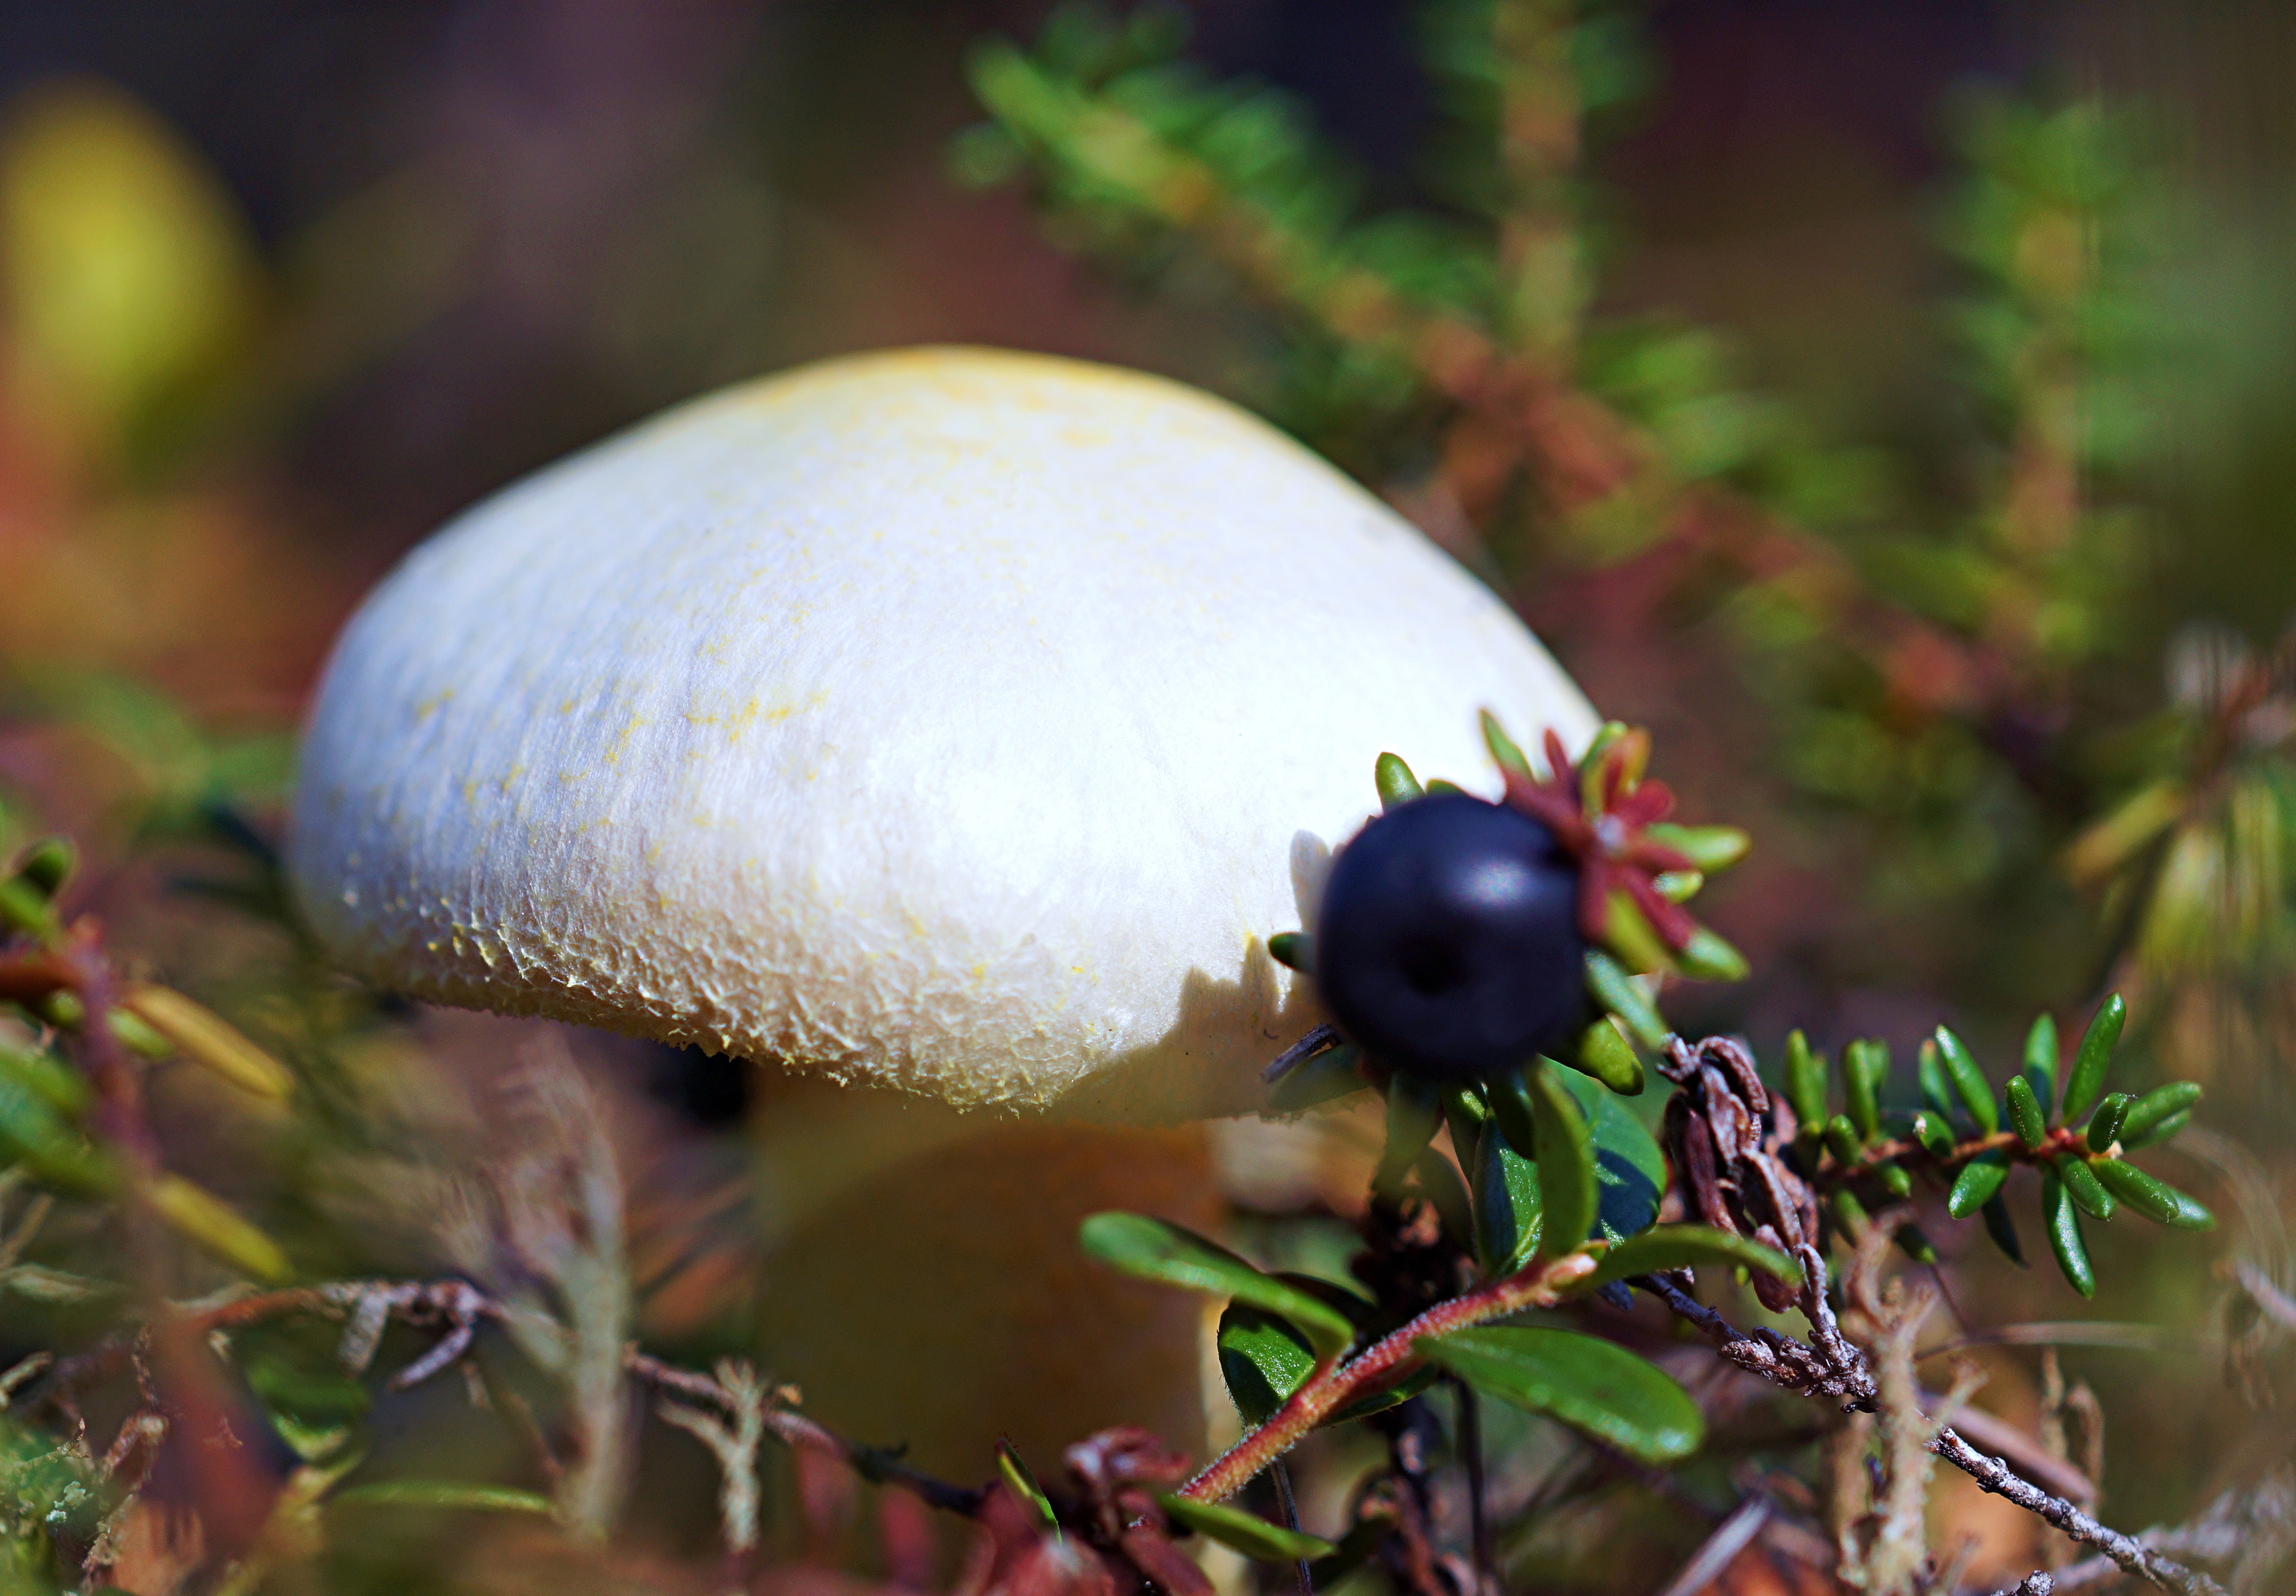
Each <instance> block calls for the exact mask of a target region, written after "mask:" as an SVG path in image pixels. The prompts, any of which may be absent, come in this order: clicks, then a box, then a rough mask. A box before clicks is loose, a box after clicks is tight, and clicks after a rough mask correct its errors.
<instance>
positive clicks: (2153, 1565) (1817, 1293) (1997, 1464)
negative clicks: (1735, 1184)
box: [1633, 1248, 2223, 1596]
mask: <svg viewBox="0 0 2296 1596" xmlns="http://www.w3.org/2000/svg"><path fill="white" fill-rule="evenodd" d="M1800 1263H1801V1265H1802V1271H1803V1278H1804V1284H1803V1289H1802V1299H1801V1303H1800V1306H1801V1309H1802V1312H1803V1315H1804V1317H1805V1318H1807V1319H1808V1322H1809V1324H1810V1330H1811V1338H1810V1341H1809V1342H1808V1343H1803V1342H1800V1341H1796V1340H1793V1339H1792V1338H1789V1337H1785V1336H1780V1335H1778V1334H1776V1333H1775V1332H1774V1331H1770V1330H1760V1331H1758V1332H1756V1333H1754V1334H1752V1335H1749V1334H1747V1333H1746V1332H1745V1331H1743V1330H1739V1329H1737V1328H1736V1327H1735V1326H1734V1325H1732V1324H1731V1323H1730V1322H1728V1321H1727V1320H1726V1319H1724V1318H1723V1316H1722V1315H1721V1314H1718V1313H1716V1312H1715V1311H1714V1310H1713V1309H1712V1308H1710V1307H1707V1306H1705V1305H1702V1304H1701V1303H1698V1302H1696V1301H1694V1300H1693V1299H1692V1298H1691V1297H1689V1296H1688V1295H1687V1294H1686V1293H1685V1292H1684V1291H1682V1290H1681V1289H1678V1288H1677V1287H1676V1286H1675V1285H1673V1284H1672V1283H1671V1282H1670V1281H1665V1280H1663V1279H1661V1278H1659V1277H1656V1276H1644V1277H1641V1278H1640V1279H1637V1280H1636V1281H1634V1282H1633V1283H1634V1284H1635V1285H1636V1286H1639V1287H1641V1288H1642V1289H1644V1290H1645V1291H1648V1292H1650V1293H1651V1295H1652V1296H1654V1297H1658V1298H1659V1300H1660V1301H1661V1302H1663V1303H1665V1304H1666V1305H1667V1306H1668V1307H1669V1308H1670V1309H1672V1310H1673V1311H1674V1312H1675V1313H1676V1314H1678V1315H1680V1316H1681V1317H1682V1318H1683V1319H1685V1320H1686V1321H1687V1322H1690V1323H1691V1324H1693V1325H1695V1326H1696V1327H1697V1328H1698V1330H1700V1331H1701V1332H1702V1333H1703V1334H1704V1335H1705V1337H1706V1338H1707V1339H1708V1340H1710V1341H1711V1342H1712V1343H1713V1344H1714V1346H1715V1349H1716V1350H1717V1351H1718V1352H1719V1353H1720V1354H1721V1355H1723V1356H1724V1357H1725V1358H1726V1359H1728V1360H1729V1361H1730V1362H1731V1363H1735V1364H1736V1365H1737V1366H1738V1367H1740V1368H1741V1369H1743V1370H1745V1371H1747V1372H1749V1373H1751V1374H1755V1375H1759V1377H1761V1378H1762V1379H1766V1380H1768V1381H1769V1382H1770V1383H1771V1384H1773V1385H1776V1386H1780V1387H1784V1388H1785V1389H1787V1390H1790V1391H1795V1392H1799V1393H1800V1394H1801V1395H1807V1396H1831V1397H1834V1398H1836V1399H1837V1400H1840V1401H1841V1403H1842V1405H1843V1406H1844V1407H1845V1408H1847V1409H1852V1410H1857V1411H1860V1412H1872V1411H1873V1410H1874V1396H1875V1393H1874V1379H1873V1376H1872V1375H1871V1374H1870V1373H1869V1372H1868V1371H1866V1362H1865V1358H1864V1357H1863V1355H1860V1354H1859V1353H1858V1352H1857V1348H1855V1347H1853V1346H1850V1345H1849V1343H1848V1342H1847V1341H1846V1340H1844V1339H1843V1338H1842V1336H1841V1330H1840V1327H1839V1326H1838V1325H1836V1324H1835V1323H1834V1321H1833V1309H1832V1308H1831V1307H1830V1306H1829V1305H1827V1303H1826V1301H1825V1261H1824V1260H1823V1259H1822V1258H1820V1257H1819V1256H1817V1253H1816V1248H1803V1249H1801V1253H1800ZM1930 1450H1931V1452H1934V1453H1937V1455H1938V1456H1939V1457H1940V1458H1942V1459H1944V1460H1945V1461H1947V1462H1948V1463H1951V1464H1952V1465H1953V1466H1954V1467H1955V1468H1956V1469H1960V1470H1961V1471H1962V1472H1963V1473H1964V1474H1966V1475H1968V1476H1969V1477H1971V1478H1972V1479H1973V1480H1975V1481H1976V1482H1977V1484H1978V1487H1979V1488H1980V1490H1984V1491H1987V1492H1989V1493H1991V1494H1995V1495H1997V1496H2001V1497H2004V1498H2005V1499H2006V1500H2008V1501H2010V1502H2015V1503H2016V1504H2017V1505H2018V1506H2019V1507H2021V1508H2023V1509H2024V1510H2026V1511H2028V1512H2030V1513H2032V1514H2034V1515H2035V1516H2036V1517H2038V1518H2041V1519H2043V1520H2044V1521H2045V1522H2046V1523H2048V1524H2050V1525H2051V1526H2054V1527H2055V1528H2057V1529H2059V1530H2062V1531H2063V1532H2064V1533H2065V1534H2066V1535H2071V1537H2072V1538H2073V1539H2074V1540H2076V1541H2079V1542H2080V1543H2082V1544H2083V1545H2085V1546H2090V1547H2094V1548H2095V1550H2097V1551H2101V1552H2103V1554H2104V1555H2105V1556H2106V1557H2108V1558H2110V1559H2112V1561H2113V1563H2114V1564H2116V1565H2117V1566H2118V1567H2120V1568H2121V1569H2123V1570H2125V1571H2126V1572H2128V1573H2129V1574H2132V1575H2134V1576H2136V1577H2138V1578H2140V1579H2143V1580H2144V1581H2146V1582H2147V1583H2149V1584H2153V1585H2154V1586H2156V1587H2157V1588H2159V1589H2161V1590H2164V1591H2170V1592H2176V1596H2223V1587H2222V1586H2220V1585H2218V1584H2217V1582H2216V1581H2215V1580H2214V1579H2212V1578H2210V1576H2208V1575H2206V1574H2202V1573H2200V1572H2198V1571H2196V1570H2194V1569H2191V1568H2187V1567H2185V1566H2184V1565H2183V1564H2181V1563H2178V1562H2177V1561H2175V1560H2173V1559H2169V1558H2167V1557H2164V1556H2162V1555H2161V1553H2160V1552H2158V1551H2154V1550H2153V1549H2152V1548H2151V1547H2148V1546H2146V1545H2144V1543H2141V1542H2139V1541H2138V1540H2137V1539H2136V1538H2135V1537H2134V1536H2131V1535H2123V1534H2121V1533H2120V1531H2119V1530H2116V1529H2112V1528H2111V1527H2109V1526H2106V1525H2103V1524H2101V1523H2099V1522H2098V1521H2097V1520H2096V1519H2095V1518H2091V1517H2090V1516H2089V1515H2088V1514H2087V1513H2085V1512H2083V1511H2082V1510H2080V1509H2079V1508H2078V1507H2076V1506H2074V1505H2073V1504H2072V1503H2071V1502H2067V1501H2065V1500H2064V1499H2063V1498H2062V1497H2059V1496H2055V1495H2053V1494H2050V1493H2049V1492H2047V1491H2045V1490H2043V1489H2042V1488H2041V1487H2040V1486H2036V1485H2034V1484H2032V1483H2031V1482H2030V1481H2029V1480H2026V1479H2025V1478H2023V1477H2021V1476H2020V1475H2018V1474H2017V1473H2015V1472H2014V1471H2013V1470H2012V1469H2010V1467H2009V1466H2008V1465H2007V1464H2006V1463H2005V1462H2003V1461H2001V1460H2000V1459H1999V1458H1997V1457H1994V1456H1991V1455H1990V1454H1989V1453H1983V1452H1980V1451H1979V1450H1978V1449H1977V1448H1976V1447H1974V1446H1972V1445H1970V1443H1969V1442H1968V1441H1967V1440H1965V1439H1964V1438H1963V1436H1961V1435H1960V1434H1959V1433H1958V1432H1957V1431H1956V1430H1954V1429H1953V1428H1950V1427H1948V1428H1942V1429H1940V1430H1939V1432H1938V1434H1937V1438H1936V1439H1935V1440H1933V1441H1931V1443H1930Z"/></svg>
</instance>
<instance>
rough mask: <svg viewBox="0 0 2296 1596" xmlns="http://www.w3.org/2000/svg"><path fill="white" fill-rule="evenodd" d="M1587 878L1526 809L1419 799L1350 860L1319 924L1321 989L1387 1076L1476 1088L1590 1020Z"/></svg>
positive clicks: (1365, 839)
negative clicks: (1391, 1072)
mask: <svg viewBox="0 0 2296 1596" xmlns="http://www.w3.org/2000/svg"><path fill="white" fill-rule="evenodd" d="M1578 897H1579V867H1578V864H1577V863H1576V862H1575V861H1574V860H1572V859H1571V858H1570V855H1568V854H1566V853H1565V852H1564V851H1563V850H1562V847H1560V846H1559V845H1558V844H1557V843H1556V842H1555V840H1554V834H1553V833H1552V832H1550V831H1547V829H1546V827H1545V826H1543V825H1541V824H1540V823H1538V822H1537V821H1535V820H1533V819H1532V818H1531V817H1530V816H1529V815H1527V814H1522V813H1521V811H1519V810H1515V809H1509V808H1505V807H1504V806H1500V805H1497V804H1487V803H1485V802H1484V801H1483V800H1482V799H1480V798H1468V797H1465V796H1464V795H1456V794H1444V795H1441V796H1439V797H1434V798H1419V799H1416V800H1415V801H1413V802H1411V803H1407V804H1406V805H1404V806H1402V807H1401V808H1398V809H1396V810H1394V811H1393V812H1391V813H1390V814H1384V815H1382V816H1381V817H1380V818H1379V819H1377V820H1374V821H1373V822H1372V823H1370V824H1369V825H1367V826H1365V828H1364V829H1363V831H1361V832H1359V833H1358V834H1357V837H1356V839H1355V840H1354V841H1352V842H1350V843H1349V844H1348V846H1347V847H1346V848H1344V849H1343V850H1341V854H1340V855H1339V857H1338V859H1337V860H1336V861H1334V863H1333V866H1332V874H1331V879H1330V880H1329V881H1328V882H1327V883H1326V884H1325V886H1324V907H1323V913H1322V915H1321V917H1320V919H1319V920H1318V921H1317V923H1316V986H1317V987H1318V988H1319V989H1320V990H1321V991H1322V993H1323V995H1324V1004H1325V1006H1326V1007H1328V1008H1329V1009H1330V1010H1331V1011H1332V1018H1333V1019H1335V1020H1337V1021H1338V1022H1339V1024H1340V1027H1341V1029H1342V1030H1344V1031H1346V1032H1347V1033H1348V1035H1349V1036H1351V1037H1353V1038H1354V1039H1355V1040H1356V1041H1357V1042H1358V1043H1361V1044H1363V1045H1364V1046H1365V1048H1367V1049H1369V1050H1370V1051H1371V1052H1372V1053H1373V1054H1374V1055H1375V1056H1376V1057H1378V1058H1379V1059H1381V1060H1383V1061H1384V1062H1386V1063H1387V1064H1389V1065H1390V1066H1392V1067H1394V1068H1398V1069H1404V1070H1407V1071H1409V1072H1411V1073H1412V1074H1414V1075H1420V1076H1430V1077H1432V1078H1435V1079H1439V1080H1476V1079H1480V1078H1483V1077H1485V1076H1491V1075H1495V1074H1497V1073H1498V1072H1500V1071H1502V1070H1506V1069H1511V1068H1515V1067H1516V1066H1518V1065H1521V1064H1523V1063H1526V1062H1528V1061H1529V1059H1530V1057H1531V1055H1532V1054H1534V1053H1540V1052H1546V1053H1552V1052H1556V1051H1557V1050H1558V1049H1560V1048H1561V1047H1562V1045H1563V1044H1564V1043H1565V1042H1566V1041H1568V1040H1569V1039H1570V1037H1571V1036H1572V1035H1574V1034H1575V1033H1576V1032H1577V1031H1578V1029H1579V1027H1582V1026H1583V1025H1584V1024H1585V1023H1586V1016H1587V996H1586V974H1585V960H1586V946H1585V944H1584V943H1583V942H1582V941H1581V940H1580V937H1579V914H1578Z"/></svg>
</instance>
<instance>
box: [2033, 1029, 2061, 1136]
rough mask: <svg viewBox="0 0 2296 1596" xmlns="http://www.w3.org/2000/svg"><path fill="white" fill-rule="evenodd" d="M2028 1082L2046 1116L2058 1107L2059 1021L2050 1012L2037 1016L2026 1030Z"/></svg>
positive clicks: (2044, 1116) (2035, 1099)
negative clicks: (2030, 1027) (2031, 1025)
mask: <svg viewBox="0 0 2296 1596" xmlns="http://www.w3.org/2000/svg"><path fill="white" fill-rule="evenodd" d="M2025 1084H2027V1085H2028V1086H2030V1087H2031V1088H2032V1090H2033V1098H2034V1101H2037V1102H2038V1103H2039V1104H2040V1105H2041V1117H2042V1118H2043V1119H2044V1120H2046V1119H2047V1118H2048V1117H2049V1115H2050V1114H2051V1113H2052V1112H2054V1110H2055V1109H2056V1106H2057V1022H2056V1020H2055V1019H2053V1018H2052V1017H2050V1016H2049V1015H2047V1014H2038V1015H2036V1016H2034V1019H2033V1028H2032V1029H2031V1030H2030V1031H2027V1032H2026V1033H2025Z"/></svg>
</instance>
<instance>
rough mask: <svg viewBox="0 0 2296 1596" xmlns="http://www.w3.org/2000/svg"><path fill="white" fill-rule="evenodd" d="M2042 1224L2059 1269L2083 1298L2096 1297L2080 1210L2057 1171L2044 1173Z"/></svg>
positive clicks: (2042, 1180) (2093, 1270)
mask: <svg viewBox="0 0 2296 1596" xmlns="http://www.w3.org/2000/svg"><path fill="white" fill-rule="evenodd" d="M2041 1223H2042V1224H2044V1225H2045V1226H2046V1227H2047V1229H2048V1232H2049V1250H2050V1251H2051V1252H2053V1253H2054V1254H2056V1255H2057V1267H2058V1268H2060V1269H2062V1270H2063V1271H2064V1274H2065V1279H2066V1280H2067V1281H2070V1282H2071V1285H2072V1289H2074V1290H2076V1291H2078V1292H2079V1293H2080V1294H2081V1295H2082V1296H2083V1297H2095V1295H2096V1270H2095V1267H2094V1266H2093V1265H2091V1264H2090V1263H2089V1261H2088V1243H2087V1242H2086V1241H2084V1240H2081V1227H2080V1210H2079V1208H2077V1207H2074V1206H2073V1199H2072V1196H2071V1193H2070V1192H2068V1191H2066V1190H2065V1183H2064V1182H2062V1181H2061V1180H2059V1179H2058V1178H2057V1174H2056V1171H2054V1170H2053V1169H2045V1170H2043V1171H2042V1172H2041Z"/></svg>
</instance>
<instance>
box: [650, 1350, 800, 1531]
mask: <svg viewBox="0 0 2296 1596" xmlns="http://www.w3.org/2000/svg"><path fill="white" fill-rule="evenodd" d="M709 1383H710V1385H711V1387H713V1389H712V1392H711V1396H712V1400H713V1403H714V1404H715V1406H716V1407H717V1410H718V1412H709V1410H707V1409H704V1408H701V1407H698V1406H695V1407H689V1406H687V1405H686V1404H684V1403H678V1402H672V1401H670V1400H669V1399H668V1397H666V1396H665V1397H663V1398H661V1399H660V1400H659V1401H657V1402H656V1403H655V1404H654V1412H657V1413H660V1415H661V1417H662V1420H663V1421H664V1422H665V1423H668V1424H674V1425H676V1427H677V1428H680V1429H682V1430H684V1431H685V1432H686V1433H687V1434H688V1435H690V1436H693V1438H694V1439H695V1440H697V1441H699V1442H701V1444H702V1445H704V1446H706V1447H708V1448H709V1454H710V1456H712V1457H714V1458H716V1459H717V1474H718V1480H719V1485H718V1490H717V1520H718V1524H719V1526H720V1528H721V1530H722V1533H723V1534H724V1535H725V1537H726V1551H727V1552H728V1553H729V1554H730V1555H732V1556H734V1557H737V1558H738V1557H745V1556H747V1555H748V1554H749V1553H750V1551H754V1550H755V1549H756V1547H757V1544H758V1445H760V1444H761V1443H762V1442H763V1441H764V1440H765V1436H766V1413H767V1408H768V1406H769V1405H770V1404H772V1402H773V1400H774V1393H773V1391H772V1390H771V1389H769V1388H768V1387H767V1385H766V1383H765V1382H764V1381H763V1380H761V1379H758V1372H757V1371H756V1370H755V1369H752V1368H751V1367H750V1365H749V1364H747V1363H742V1361H741V1360H739V1359H737V1358H721V1359H719V1360H718V1363H717V1379H715V1380H713V1381H711V1382H709ZM721 1414H722V1415H726V1416H729V1417H730V1418H731V1420H732V1422H731V1423H730V1424H729V1423H727V1422H726V1418H725V1417H721V1416H720V1415H721Z"/></svg>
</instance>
